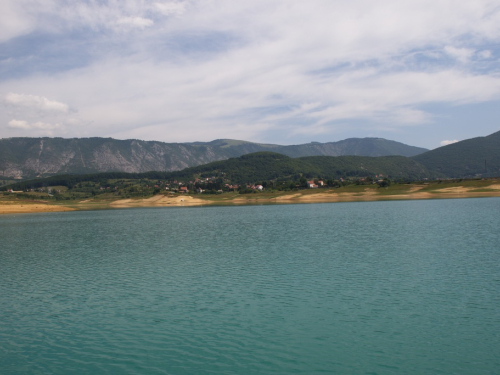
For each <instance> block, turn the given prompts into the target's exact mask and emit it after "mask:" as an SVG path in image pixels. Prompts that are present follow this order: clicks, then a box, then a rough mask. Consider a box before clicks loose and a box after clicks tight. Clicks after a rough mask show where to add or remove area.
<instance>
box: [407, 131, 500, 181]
mask: <svg viewBox="0 0 500 375" xmlns="http://www.w3.org/2000/svg"><path fill="white" fill-rule="evenodd" d="M412 159H413V160H415V161H417V162H419V163H420V164H422V165H424V166H426V167H427V168H428V169H429V170H433V171H436V172H438V173H442V174H443V175H446V176H449V177H474V176H476V175H481V176H499V175H500V131H499V132H496V133H493V134H490V135H488V136H486V137H477V138H471V139H466V140H465V141H461V142H457V143H453V144H451V145H448V146H443V147H440V148H437V149H435V150H432V151H428V152H426V153H423V154H420V155H417V156H414V157H413V158H412Z"/></svg>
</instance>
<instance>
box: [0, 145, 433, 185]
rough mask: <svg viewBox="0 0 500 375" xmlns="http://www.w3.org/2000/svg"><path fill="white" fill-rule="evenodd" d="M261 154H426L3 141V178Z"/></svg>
mask: <svg viewBox="0 0 500 375" xmlns="http://www.w3.org/2000/svg"><path fill="white" fill-rule="evenodd" d="M259 151H270V152H278V153H280V154H284V155H287V156H290V157H301V156H319V155H322V156H341V155H359V156H383V155H403V156H411V155H416V154H417V153H421V152H424V151H426V150H425V149H421V148H418V147H412V146H408V145H405V144H402V143H398V142H394V141H388V140H385V139H380V138H351V139H346V140H344V141H339V142H327V143H318V142H313V143H307V144H303V145H292V146H280V145H273V144H261V143H252V142H246V141H237V140H231V139H219V140H215V141H212V142H192V143H165V142H155V141H140V140H134V139H132V140H117V139H112V138H98V137H94V138H71V139H65V138H49V137H44V138H5V139H0V177H2V178H18V179H19V178H22V179H28V178H35V177H47V176H52V175H57V174H63V173H71V174H75V173H99V172H114V171H120V172H128V173H141V172H148V171H177V170H182V169H184V168H187V167H193V166H197V165H203V164H207V163H210V162H213V161H217V160H226V159H229V158H233V157H238V156H241V155H245V154H250V153H254V152H259Z"/></svg>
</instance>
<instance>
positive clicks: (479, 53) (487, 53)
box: [477, 50, 492, 59]
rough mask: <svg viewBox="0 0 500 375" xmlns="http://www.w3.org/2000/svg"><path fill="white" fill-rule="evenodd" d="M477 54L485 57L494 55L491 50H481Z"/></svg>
mask: <svg viewBox="0 0 500 375" xmlns="http://www.w3.org/2000/svg"><path fill="white" fill-rule="evenodd" d="M477 54H478V55H479V57H481V58H483V59H489V58H491V56H492V53H491V51H490V50H484V51H479V52H478V53H477Z"/></svg>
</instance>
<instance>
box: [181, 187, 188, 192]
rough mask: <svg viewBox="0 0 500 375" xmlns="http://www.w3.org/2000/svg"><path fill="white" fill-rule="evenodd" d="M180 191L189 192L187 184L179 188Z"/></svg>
mask: <svg viewBox="0 0 500 375" xmlns="http://www.w3.org/2000/svg"><path fill="white" fill-rule="evenodd" d="M179 193H189V190H188V188H187V187H186V186H181V187H180V188H179Z"/></svg>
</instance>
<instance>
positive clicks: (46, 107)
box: [5, 92, 69, 112]
mask: <svg viewBox="0 0 500 375" xmlns="http://www.w3.org/2000/svg"><path fill="white" fill-rule="evenodd" d="M5 101H6V102H7V103H9V104H13V105H16V106H22V107H28V108H32V109H38V110H41V111H54V112H68V111H69V106H68V105H67V104H64V103H61V102H58V101H55V100H49V99H47V98H46V97H44V96H37V95H26V94H15V93H12V92H10V93H8V94H7V95H6V96H5Z"/></svg>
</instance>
